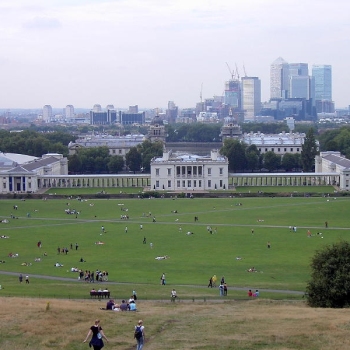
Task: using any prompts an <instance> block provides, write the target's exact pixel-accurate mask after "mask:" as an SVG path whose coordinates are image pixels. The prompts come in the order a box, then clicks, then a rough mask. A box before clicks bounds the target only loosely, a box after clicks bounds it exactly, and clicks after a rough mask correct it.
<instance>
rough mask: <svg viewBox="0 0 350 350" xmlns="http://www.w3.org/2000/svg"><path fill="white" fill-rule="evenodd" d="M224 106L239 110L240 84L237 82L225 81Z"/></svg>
mask: <svg viewBox="0 0 350 350" xmlns="http://www.w3.org/2000/svg"><path fill="white" fill-rule="evenodd" d="M225 105H228V106H230V107H232V108H238V109H241V84H240V82H239V80H229V81H226V83H225Z"/></svg>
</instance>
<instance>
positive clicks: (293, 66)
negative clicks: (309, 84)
mask: <svg viewBox="0 0 350 350" xmlns="http://www.w3.org/2000/svg"><path fill="white" fill-rule="evenodd" d="M288 66H289V67H288V69H289V76H294V75H297V76H307V75H309V65H308V64H307V63H289V64H288Z"/></svg>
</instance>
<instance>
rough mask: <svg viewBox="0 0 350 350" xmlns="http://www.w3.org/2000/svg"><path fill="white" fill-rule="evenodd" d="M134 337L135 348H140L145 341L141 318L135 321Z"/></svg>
mask: <svg viewBox="0 0 350 350" xmlns="http://www.w3.org/2000/svg"><path fill="white" fill-rule="evenodd" d="M134 338H135V339H136V342H137V345H136V350H142V348H143V344H144V343H145V341H146V337H145V327H144V326H143V321H142V320H139V322H137V326H135V333H134Z"/></svg>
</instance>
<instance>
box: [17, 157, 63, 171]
mask: <svg viewBox="0 0 350 350" xmlns="http://www.w3.org/2000/svg"><path fill="white" fill-rule="evenodd" d="M58 161H59V159H57V158H55V157H48V158H43V159H39V160H36V161H34V162H32V163H28V164H24V165H23V166H22V167H23V169H25V170H28V171H34V170H36V169H39V168H42V167H44V166H48V165H51V164H53V163H56V162H58Z"/></svg>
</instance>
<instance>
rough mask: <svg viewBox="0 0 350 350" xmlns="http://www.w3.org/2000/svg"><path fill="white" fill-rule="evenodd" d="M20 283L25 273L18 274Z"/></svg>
mask: <svg viewBox="0 0 350 350" xmlns="http://www.w3.org/2000/svg"><path fill="white" fill-rule="evenodd" d="M18 280H19V283H22V281H23V275H22V274H21V273H20V274H19V276H18Z"/></svg>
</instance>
